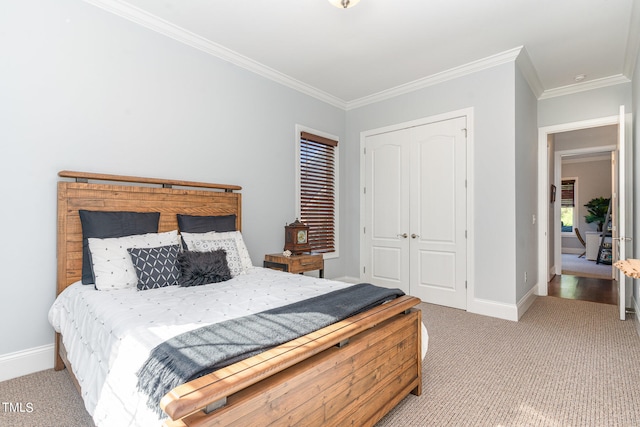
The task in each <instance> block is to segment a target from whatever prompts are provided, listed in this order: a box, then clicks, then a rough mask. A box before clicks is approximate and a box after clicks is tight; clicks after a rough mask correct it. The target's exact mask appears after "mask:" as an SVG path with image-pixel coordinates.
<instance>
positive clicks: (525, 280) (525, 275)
mask: <svg viewBox="0 0 640 427" xmlns="http://www.w3.org/2000/svg"><path fill="white" fill-rule="evenodd" d="M524 283H527V272H526V271H525V272H524Z"/></svg>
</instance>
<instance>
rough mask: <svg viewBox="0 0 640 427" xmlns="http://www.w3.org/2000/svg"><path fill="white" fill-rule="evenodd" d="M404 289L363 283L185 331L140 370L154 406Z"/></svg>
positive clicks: (144, 389)
mask: <svg viewBox="0 0 640 427" xmlns="http://www.w3.org/2000/svg"><path fill="white" fill-rule="evenodd" d="M402 295H404V292H402V291H401V290H399V289H387V288H382V287H378V286H374V285H371V284H368V283H361V284H358V285H354V286H350V287H348V288H345V289H340V290H337V291H333V292H330V293H328V294H325V295H320V296H317V297H313V298H310V299H307V300H303V301H299V302H296V303H293V304H289V305H286V306H283V307H278V308H274V309H271V310H267V311H263V312H261V313H257V314H252V315H249V316H245V317H241V318H238V319H232V320H227V321H225V322H221V323H216V324H214V325H209V326H205V327H202V328H199V329H195V330H193V331H189V332H185V333H183V334H180V335H178V336H176V337H174V338H171V339H169V340H167V341H165V342H164V343H162V344H160V345H158V346H157V347H156V348H154V349H153V350H152V351H151V355H150V356H149V358H148V359H147V361H146V362H145V363H144V365H143V366H142V368H140V370H139V371H138V389H139V390H141V391H142V392H144V393H145V394H147V395H148V396H149V400H148V405H149V407H150V408H152V409H154V410H157V411H158V413H159V414H160V413H162V410H161V409H160V406H159V403H160V399H162V397H163V396H164V395H165V394H166V393H168V392H169V391H170V390H171V389H173V388H175V387H177V386H178V385H180V384H183V383H185V382H188V381H190V380H192V379H195V378H198V377H201V376H203V375H206V374H208V373H210V372H213V371H215V370H217V369H220V368H223V367H225V366H227V365H230V364H232V363H235V362H237V361H239V360H242V359H245V358H247V357H250V356H253V355H255V354H258V353H260V352H262V351H265V350H267V349H269V348H272V347H275V346H278V345H280V344H283V343H285V342H287V341H291V340H293V339H296V338H298V337H300V336H303V335H306V334H309V333H311V332H313V331H316V330H318V329H321V328H323V327H325V326H328V325H330V324H332V323H336V322H339V321H340V320H344V319H346V318H348V317H350V316H353V315H355V314H358V313H361V312H363V311H366V310H368V309H369V308H372V307H375V306H377V305H380V304H383V303H385V302H387V301H390V300H392V299H395V298H397V297H399V296H402Z"/></svg>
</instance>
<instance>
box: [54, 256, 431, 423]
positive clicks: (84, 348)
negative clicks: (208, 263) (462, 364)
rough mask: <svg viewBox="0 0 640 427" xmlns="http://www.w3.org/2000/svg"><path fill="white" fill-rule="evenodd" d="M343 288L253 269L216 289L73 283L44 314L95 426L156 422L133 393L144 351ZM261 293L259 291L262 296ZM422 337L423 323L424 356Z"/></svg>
mask: <svg viewBox="0 0 640 427" xmlns="http://www.w3.org/2000/svg"><path fill="white" fill-rule="evenodd" d="M350 285H351V284H349V283H344V282H338V281H332V280H325V279H318V278H314V277H312V276H303V275H297V274H289V273H282V272H279V271H275V270H270V269H264V268H260V267H254V268H252V269H250V270H249V271H248V272H247V273H246V274H242V275H239V276H236V277H235V278H233V279H231V280H229V281H227V282H222V283H216V284H211V285H205V286H198V287H190V288H181V287H178V286H170V287H165V288H161V289H153V290H147V291H138V290H135V289H132V290H117V291H96V290H95V289H94V288H93V286H87V285H82V284H80V283H79V282H78V283H75V284H73V285H71V286H69V287H68V288H67V289H66V290H65V291H63V292H62V293H61V294H60V295H59V296H58V298H57V299H56V301H55V302H54V304H53V306H52V307H51V309H50V311H49V322H50V323H51V325H52V326H53V327H54V329H55V330H56V332H60V333H62V336H63V339H64V346H65V347H66V349H67V353H68V354H67V356H68V359H69V363H70V364H71V366H72V367H73V371H74V373H75V374H76V377H77V379H78V381H79V383H80V387H81V389H82V398H83V400H84V402H85V406H86V408H87V411H88V412H89V413H90V414H91V415H92V416H93V419H94V421H95V423H96V425H99V426H101V427H108V426H118V427H121V426H141V427H142V426H145V427H146V426H151V425H158V424H160V420H159V419H158V417H157V415H156V414H155V413H154V412H153V411H151V410H150V409H149V408H148V407H147V405H146V400H147V398H146V396H145V395H143V394H141V393H139V392H138V391H137V388H136V383H137V376H136V371H137V370H138V369H139V367H140V366H141V365H142V364H143V363H144V361H145V360H146V359H147V358H148V356H149V353H150V351H151V350H152V349H153V348H154V347H155V346H157V345H158V344H160V343H161V342H163V341H165V340H167V339H169V338H172V337H174V336H176V335H178V334H180V333H183V332H186V331H188V330H191V329H195V328H199V327H202V326H205V325H209V324H213V323H216V322H220V321H223V320H227V319H232V318H236V317H242V316H246V315H248V314H254V313H259V312H261V311H264V310H268V309H271V308H275V307H279V306H282V305H286V304H290V303H293V302H296V301H300V300H303V299H306V298H310V297H314V296H317V295H321V294H323V293H327V292H331V291H334V290H337V289H341V288H345V287H348V286H350ZM265 290H266V292H265ZM427 343H428V337H427V332H426V329H425V328H424V325H423V331H422V349H423V356H424V354H425V352H426V349H427Z"/></svg>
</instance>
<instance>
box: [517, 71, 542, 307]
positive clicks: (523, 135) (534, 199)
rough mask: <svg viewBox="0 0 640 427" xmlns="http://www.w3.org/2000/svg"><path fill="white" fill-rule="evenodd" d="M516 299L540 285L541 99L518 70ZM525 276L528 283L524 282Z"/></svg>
mask: <svg viewBox="0 0 640 427" xmlns="http://www.w3.org/2000/svg"><path fill="white" fill-rule="evenodd" d="M515 71H516V74H515V77H516V80H515V88H516V96H515V108H516V114H515V124H516V127H515V131H516V134H515V150H516V151H515V164H516V167H515V170H516V173H515V183H516V188H515V197H516V204H515V208H516V229H515V233H516V275H515V284H516V290H515V291H516V296H515V301H514V302H518V301H521V300H522V299H523V298H524V297H525V296H526V295H527V293H529V291H531V289H533V287H534V286H537V284H538V235H537V233H538V220H537V218H536V220H535V221H534V216H537V215H538V161H537V159H538V124H537V122H538V121H537V106H538V100H537V99H536V97H535V95H534V94H533V92H532V91H531V88H530V87H529V84H528V83H527V81H526V80H525V78H524V76H523V75H522V73H521V72H520V69H519V68H518V67H516V69H515ZM525 275H526V280H525Z"/></svg>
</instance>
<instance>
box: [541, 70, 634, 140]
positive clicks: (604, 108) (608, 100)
mask: <svg viewBox="0 0 640 427" xmlns="http://www.w3.org/2000/svg"><path fill="white" fill-rule="evenodd" d="M620 105H624V106H625V107H626V109H627V111H631V83H622V84H618V85H615V86H608V87H604V88H600V89H593V90H589V91H585V92H578V93H574V94H571V95H565V96H558V97H555V98H547V99H541V100H539V101H538V126H539V127H545V126H553V125H558V124H563V123H573V122H579V121H582V120H590V119H598V118H602V117H609V116H617V115H618V110H619V109H620ZM556 149H557V148H556Z"/></svg>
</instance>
